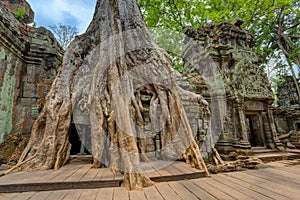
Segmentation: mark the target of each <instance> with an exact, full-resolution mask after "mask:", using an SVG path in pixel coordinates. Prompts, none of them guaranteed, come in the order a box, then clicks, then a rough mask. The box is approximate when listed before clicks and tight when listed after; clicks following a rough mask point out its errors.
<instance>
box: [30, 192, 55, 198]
mask: <svg viewBox="0 0 300 200" xmlns="http://www.w3.org/2000/svg"><path fill="white" fill-rule="evenodd" d="M52 192H53V191H45V192H37V193H36V194H35V195H33V196H32V197H31V198H30V200H44V199H47V198H48V197H49V196H50V195H51V193H52Z"/></svg>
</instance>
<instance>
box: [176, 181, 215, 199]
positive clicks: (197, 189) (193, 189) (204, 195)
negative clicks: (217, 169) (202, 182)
mask: <svg viewBox="0 0 300 200" xmlns="http://www.w3.org/2000/svg"><path fill="white" fill-rule="evenodd" d="M181 184H182V185H183V186H184V187H185V188H186V189H188V190H189V191H190V192H191V193H193V194H194V195H195V196H197V197H198V198H200V199H203V200H215V199H216V198H215V197H213V196H212V195H210V194H209V193H208V192H206V191H205V190H203V189H202V188H200V187H199V186H197V185H196V184H194V183H192V182H191V181H182V182H181Z"/></svg>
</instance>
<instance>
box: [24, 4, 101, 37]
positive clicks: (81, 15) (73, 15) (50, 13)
mask: <svg viewBox="0 0 300 200" xmlns="http://www.w3.org/2000/svg"><path fill="white" fill-rule="evenodd" d="M27 1H28V3H29V4H30V5H31V7H32V9H33V10H34V12H35V21H36V22H37V25H38V26H44V27H48V26H49V25H53V24H58V23H62V24H68V25H72V26H76V27H77V28H78V30H79V33H83V32H84V31H85V29H86V28H87V26H88V25H89V23H90V21H91V19H92V17H93V13H94V8H95V5H96V0H48V1H45V0H27Z"/></svg>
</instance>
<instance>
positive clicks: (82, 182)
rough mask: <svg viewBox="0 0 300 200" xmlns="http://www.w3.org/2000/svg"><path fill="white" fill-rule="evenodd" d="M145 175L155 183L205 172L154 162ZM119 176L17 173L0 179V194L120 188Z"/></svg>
mask: <svg viewBox="0 0 300 200" xmlns="http://www.w3.org/2000/svg"><path fill="white" fill-rule="evenodd" d="M142 169H143V170H144V172H145V173H146V174H147V175H148V176H149V177H150V178H151V179H152V180H153V181H155V182H163V181H177V180H185V179H195V178H200V177H204V176H205V173H204V171H200V170H197V169H194V168H192V167H190V166H189V165H187V164H185V163H184V162H174V161H172V162H168V161H156V162H154V161H153V162H147V163H143V164H142ZM121 183H122V175H121V174H113V173H112V172H111V170H110V169H109V168H101V169H93V168H92V165H91V164H71V165H66V166H64V167H62V168H61V169H59V170H57V171H54V170H47V171H38V172H19V173H14V174H10V175H7V176H3V177H0V192H3V193H7V192H29V191H46V190H62V189H87V188H88V189H91V188H106V187H119V186H120V185H121Z"/></svg>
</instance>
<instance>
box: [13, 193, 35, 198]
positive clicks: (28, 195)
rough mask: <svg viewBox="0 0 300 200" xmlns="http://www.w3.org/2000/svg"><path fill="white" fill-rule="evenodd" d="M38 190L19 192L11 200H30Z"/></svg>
mask: <svg viewBox="0 0 300 200" xmlns="http://www.w3.org/2000/svg"><path fill="white" fill-rule="evenodd" d="M36 193H37V192H23V193H19V194H18V195H17V196H15V197H13V198H12V199H11V200H28V199H30V198H31V197H32V196H33V195H35V194H36Z"/></svg>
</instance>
